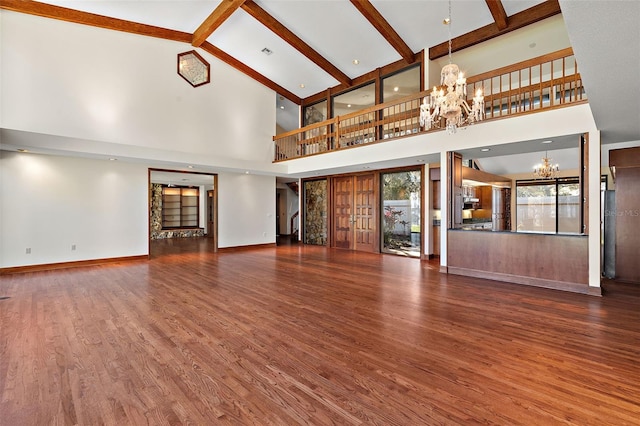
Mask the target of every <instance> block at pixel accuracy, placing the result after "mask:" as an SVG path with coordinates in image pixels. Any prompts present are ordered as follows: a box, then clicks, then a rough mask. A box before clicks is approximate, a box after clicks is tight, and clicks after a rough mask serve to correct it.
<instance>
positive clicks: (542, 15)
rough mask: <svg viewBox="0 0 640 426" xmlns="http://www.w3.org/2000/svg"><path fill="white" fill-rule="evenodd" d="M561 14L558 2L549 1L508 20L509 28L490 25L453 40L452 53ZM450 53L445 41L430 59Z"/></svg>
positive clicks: (431, 51)
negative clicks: (500, 28) (501, 28)
mask: <svg viewBox="0 0 640 426" xmlns="http://www.w3.org/2000/svg"><path fill="white" fill-rule="evenodd" d="M558 13H561V10H560V5H559V4H558V0H547V1H545V2H544V3H540V4H538V5H536V6H533V7H531V8H529V9H527V10H523V11H522V12H520V13H516V14H515V15H512V16H510V17H509V18H508V20H507V22H508V25H507V28H505V29H503V30H499V29H498V28H496V25H494V24H489V25H486V26H484V27H482V28H478V29H477V30H475V31H471V32H469V33H467V34H463V35H461V36H459V37H456V38H454V39H452V40H451V51H452V52H456V51H458V50H462V49H466V48H467V47H471V46H473V45H476V44H478V43H482V42H483V41H487V40H490V39H492V38H495V37H498V36H501V35H503V34H507V33H508V32H511V31H514V30H517V29H519V28H523V27H526V26H527V25H531V24H534V23H536V22H538V21H542V20H543V19H546V18H549V17H551V16H554V15H557V14H558ZM448 53H449V41H448V40H447V41H445V42H443V43H440V44H438V45H436V46H433V47H431V48H429V59H430V60H432V61H433V60H434V59H438V58H441V57H443V56H446V55H447V54H448Z"/></svg>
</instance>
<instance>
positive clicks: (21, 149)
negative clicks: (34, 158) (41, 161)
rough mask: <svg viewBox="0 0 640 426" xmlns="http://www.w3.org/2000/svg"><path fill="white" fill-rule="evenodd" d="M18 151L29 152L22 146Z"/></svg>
mask: <svg viewBox="0 0 640 426" xmlns="http://www.w3.org/2000/svg"><path fill="white" fill-rule="evenodd" d="M18 152H29V150H28V149H24V148H19V149H18Z"/></svg>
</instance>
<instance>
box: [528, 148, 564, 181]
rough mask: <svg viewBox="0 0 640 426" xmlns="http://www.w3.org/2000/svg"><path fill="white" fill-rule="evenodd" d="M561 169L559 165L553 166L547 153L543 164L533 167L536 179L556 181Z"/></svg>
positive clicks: (543, 158)
mask: <svg viewBox="0 0 640 426" xmlns="http://www.w3.org/2000/svg"><path fill="white" fill-rule="evenodd" d="M559 171H560V168H559V167H558V165H557V164H551V158H549V157H548V156H547V152H545V153H544V157H542V163H539V164H536V165H535V166H534V167H533V176H535V178H536V179H555V178H557V177H558V172H559Z"/></svg>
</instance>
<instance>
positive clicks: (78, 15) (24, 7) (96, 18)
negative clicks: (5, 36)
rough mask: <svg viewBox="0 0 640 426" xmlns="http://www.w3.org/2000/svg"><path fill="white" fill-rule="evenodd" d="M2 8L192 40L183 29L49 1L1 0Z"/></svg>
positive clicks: (86, 23)
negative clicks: (148, 23) (102, 13)
mask: <svg viewBox="0 0 640 426" xmlns="http://www.w3.org/2000/svg"><path fill="white" fill-rule="evenodd" d="M0 9H5V10H11V11H14V12H20V13H26V14H28V15H35V16H41V17H43V18H51V19H57V20H60V21H66V22H72V23H74V24H82V25H90V26H92V27H98V28H104V29H107V30H115V31H122V32H126V33H132V34H139V35H144V36H148V37H156V38H163V39H166V40H174V41H180V42H185V43H190V42H191V34H189V33H185V32H182V31H175V30H169V29H167V28H160V27H155V26H153V25H146V24H140V23H137V22H132V21H125V20H124V19H117V18H109V17H107V16H103V15H97V14H95V13H89V12H81V11H79V10H74V9H68V8H66V7H61V6H55V5H51V4H47V3H39V2H36V1H25V0H1V1H0Z"/></svg>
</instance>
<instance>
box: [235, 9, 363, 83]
mask: <svg viewBox="0 0 640 426" xmlns="http://www.w3.org/2000/svg"><path fill="white" fill-rule="evenodd" d="M242 10H244V11H245V12H247V13H248V14H249V15H251V16H252V17H253V18H254V19H255V20H257V21H258V22H260V23H261V24H262V25H264V26H265V27H267V28H269V29H270V30H271V31H273V32H274V34H276V35H277V36H278V37H280V38H281V39H283V40H284V41H286V42H287V43H289V44H290V45H291V46H292V47H294V48H295V49H296V50H297V51H298V52H300V53H302V54H303V55H304V56H306V57H307V58H308V59H309V60H310V61H312V62H313V63H315V64H316V65H317V66H319V67H320V68H322V69H323V70H324V71H325V72H327V73H328V74H329V75H331V76H332V77H333V78H335V79H336V80H338V81H339V82H340V83H342V84H346V85H350V84H351V78H349V76H348V75H346V74H345V73H343V72H342V71H340V70H339V69H338V68H337V67H336V66H335V65H333V64H332V63H331V62H329V61H328V60H327V59H325V58H324V57H323V56H322V55H320V54H319V53H318V52H316V51H315V50H314V49H313V48H312V47H311V46H309V45H308V44H307V43H305V42H304V41H303V40H302V39H300V37H298V36H297V35H295V34H294V33H293V32H291V31H290V30H289V29H288V28H287V27H285V26H284V25H282V24H281V23H280V22H279V21H278V20H277V19H275V18H274V17H273V16H271V15H269V14H268V13H267V12H266V11H265V10H264V9H262V8H261V7H260V6H258V5H257V4H256V3H255V2H254V1H252V0H248V1H246V2H245V3H244V4H243V5H242Z"/></svg>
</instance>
